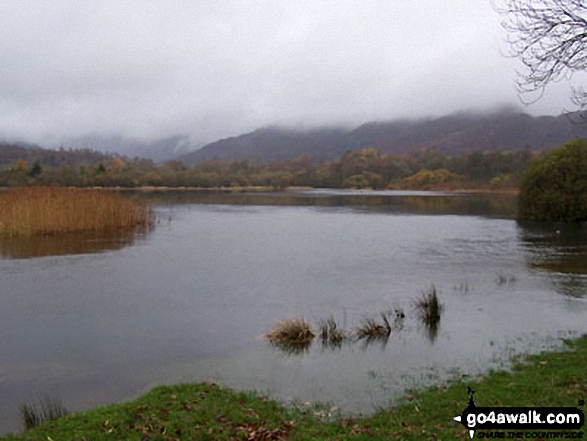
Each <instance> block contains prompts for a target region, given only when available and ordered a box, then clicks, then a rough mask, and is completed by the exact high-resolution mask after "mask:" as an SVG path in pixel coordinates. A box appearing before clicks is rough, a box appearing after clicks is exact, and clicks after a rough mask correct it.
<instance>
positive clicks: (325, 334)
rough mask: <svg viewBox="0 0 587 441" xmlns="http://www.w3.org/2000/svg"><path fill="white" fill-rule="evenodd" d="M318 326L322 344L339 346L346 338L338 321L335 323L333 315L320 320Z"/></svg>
mask: <svg viewBox="0 0 587 441" xmlns="http://www.w3.org/2000/svg"><path fill="white" fill-rule="evenodd" d="M319 328H320V339H321V340H322V345H324V346H330V347H334V348H339V347H340V346H341V345H342V343H343V342H344V341H345V340H346V339H347V338H348V336H347V334H346V333H345V332H344V331H342V330H341V329H340V328H339V326H338V323H336V320H334V318H333V317H329V318H328V319H326V320H321V321H320V323H319Z"/></svg>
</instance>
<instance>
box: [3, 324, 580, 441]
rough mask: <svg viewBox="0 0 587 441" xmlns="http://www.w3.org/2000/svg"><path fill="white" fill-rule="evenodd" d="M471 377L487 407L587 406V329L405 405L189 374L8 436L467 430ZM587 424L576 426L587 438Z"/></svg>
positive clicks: (412, 395)
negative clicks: (279, 397) (261, 389)
mask: <svg viewBox="0 0 587 441" xmlns="http://www.w3.org/2000/svg"><path fill="white" fill-rule="evenodd" d="M469 387H472V388H473V389H474V390H475V401H476V404H477V405H478V406H482V407H492V406H493V407H503V406H506V407H523V406H532V407H554V406H559V407H561V406H566V407H572V406H577V404H578V403H579V407H584V404H583V405H582V404H581V403H584V400H585V395H586V394H587V335H584V336H582V337H579V338H577V339H574V340H565V347H564V348H563V350H559V351H555V352H542V353H540V354H538V355H530V356H527V357H524V358H523V359H521V360H518V361H517V362H516V363H515V364H514V366H513V368H512V369H510V370H502V371H492V372H490V373H489V374H487V375H484V376H482V377H480V378H476V379H469V378H468V377H466V376H459V377H457V378H455V379H454V380H452V381H449V382H448V384H439V385H437V386H434V387H431V388H429V389H425V390H420V391H406V393H407V395H406V396H405V398H404V400H403V402H402V403H400V404H399V405H398V406H396V407H393V408H388V409H382V410H379V411H378V412H377V413H375V414H374V415H370V416H364V417H361V416H359V417H353V416H348V415H343V414H340V413H337V411H336V409H335V408H334V407H330V406H326V405H314V406H310V407H308V406H304V407H286V406H284V405H283V404H281V403H278V402H276V401H273V400H270V399H269V398H267V397H265V396H262V395H259V394H257V393H255V392H238V391H233V390H231V389H225V388H223V387H222V386H219V385H216V384H206V383H199V384H181V385H175V386H163V387H158V388H155V389H153V390H152V391H150V392H148V393H147V394H145V395H142V396H140V397H138V398H137V399H134V400H132V401H127V402H123V403H120V404H112V405H108V406H104V407H100V408H96V409H93V410H89V411H86V412H81V413H78V414H73V415H70V416H66V417H62V418H59V419H57V420H53V421H48V422H45V423H44V424H41V425H40V426H38V427H36V428H34V429H31V430H28V431H26V432H24V433H23V434H20V435H4V436H0V440H5V441H13V440H44V441H46V440H47V439H55V440H57V439H137V440H139V439H149V438H151V437H153V438H154V439H169V440H178V439H214V440H216V439H218V440H223V439H226V440H229V439H230V440H232V439H291V440H312V439H340V440H343V439H365V440H367V439H405V440H421V439H460V438H462V439H468V431H467V430H466V429H465V428H464V427H463V426H462V425H461V424H459V423H457V422H456V421H454V419H453V418H454V417H455V416H457V415H460V414H461V412H463V411H464V409H465V407H466V406H467V403H468V399H469V396H468V394H467V393H468V388H469ZM499 430H500V429H495V431H492V432H493V433H495V432H497V431H499ZM554 430H557V429H554ZM584 430H585V427H582V428H581V429H580V430H579V431H572V432H571V433H574V434H576V435H577V436H576V438H583V436H584V433H583V431H584ZM502 431H503V429H502ZM517 432H520V433H522V431H521V430H517ZM567 433H569V432H567ZM504 434H505V432H504ZM478 435H480V434H479V433H478ZM579 435H580V436H579ZM479 437H481V436H479ZM524 438H525V439H528V438H529V437H528V436H525V437H524ZM530 438H531V439H537V438H536V437H534V436H530Z"/></svg>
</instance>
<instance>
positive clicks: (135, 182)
mask: <svg viewBox="0 0 587 441" xmlns="http://www.w3.org/2000/svg"><path fill="white" fill-rule="evenodd" d="M82 153H83V154H82ZM94 153H95V154H92V153H91V152H89V151H77V152H75V151H74V152H72V157H71V158H73V160H72V159H71V158H67V151H61V152H59V151H57V152H54V153H53V154H49V155H46V156H37V157H35V156H33V157H30V158H27V159H28V160H27V159H23V158H21V159H16V160H13V161H12V163H11V164H8V165H6V164H5V165H4V166H3V167H2V168H1V169H0V186H4V187H15V186H28V185H60V186H73V187H92V186H102V187H131V188H132V187H141V186H167V187H200V188H222V187H250V186H262V187H271V188H274V189H284V188H287V187H290V186H300V187H314V188H373V189H384V188H419V189H426V188H489V187H491V188H515V187H517V185H518V183H519V180H520V177H521V175H522V173H523V171H524V170H525V169H526V167H527V166H528V164H529V163H530V161H531V160H532V159H533V153H532V152H531V151H530V150H519V151H512V152H474V153H468V154H463V155H458V156H446V155H443V154H442V153H441V152H439V151H438V150H436V149H422V150H420V151H417V152H413V153H410V154H404V155H387V154H380V153H379V152H378V151H377V150H376V149H374V148H365V149H362V150H356V151H349V152H346V153H345V154H344V155H343V156H342V157H341V158H340V159H339V160H336V161H329V162H320V163H315V162H313V161H312V160H311V159H310V158H309V157H308V156H301V157H299V158H297V159H287V160H284V161H273V162H269V163H256V162H252V161H249V160H246V159H244V160H236V161H207V162H201V163H198V164H195V165H193V166H187V165H185V164H183V163H181V162H178V161H170V162H167V163H164V164H156V163H154V162H153V161H151V160H149V159H143V158H125V157H120V156H115V155H103V154H100V153H97V152H94ZM81 156H85V159H86V160H85V161H80V160H79V159H80V157H81ZM47 158H49V160H48V159H47ZM55 158H58V159H59V160H58V161H55Z"/></svg>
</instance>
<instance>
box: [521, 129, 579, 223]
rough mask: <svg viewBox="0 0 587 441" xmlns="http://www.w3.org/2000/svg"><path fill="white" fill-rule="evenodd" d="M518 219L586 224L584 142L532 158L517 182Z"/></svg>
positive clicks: (572, 143)
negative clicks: (518, 193)
mask: <svg viewBox="0 0 587 441" xmlns="http://www.w3.org/2000/svg"><path fill="white" fill-rule="evenodd" d="M518 217H519V219H520V220H530V221H563V222H586V221H587V141H586V140H584V139H578V140H575V141H571V142H569V143H567V144H565V145H564V146H562V147H559V148H556V149H554V150H551V151H550V152H547V153H545V154H544V155H542V156H540V157H538V158H536V159H534V161H532V163H531V164H530V166H529V167H528V169H527V170H526V172H525V173H524V175H523V177H522V180H521V183H520V195H519V198H518Z"/></svg>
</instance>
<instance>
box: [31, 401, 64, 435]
mask: <svg viewBox="0 0 587 441" xmlns="http://www.w3.org/2000/svg"><path fill="white" fill-rule="evenodd" d="M67 415H69V411H68V410H67V409H66V408H65V406H64V405H63V403H62V402H61V400H60V399H59V398H55V397H50V396H47V397H44V398H41V399H39V400H38V401H37V402H36V403H33V402H28V403H23V404H21V406H20V416H21V418H22V423H23V425H24V427H25V429H26V430H28V429H32V428H33V427H37V426H38V425H39V424H41V423H43V422H45V421H50V420H56V419H57V418H61V417H64V416H67Z"/></svg>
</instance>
